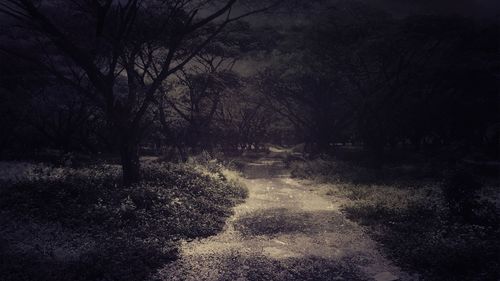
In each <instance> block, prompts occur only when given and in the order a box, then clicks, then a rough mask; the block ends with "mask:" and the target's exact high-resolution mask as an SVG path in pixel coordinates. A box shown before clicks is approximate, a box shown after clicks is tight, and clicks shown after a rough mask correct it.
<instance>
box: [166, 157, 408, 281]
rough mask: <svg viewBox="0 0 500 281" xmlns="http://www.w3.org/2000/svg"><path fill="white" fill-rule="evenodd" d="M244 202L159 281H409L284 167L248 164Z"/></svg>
mask: <svg viewBox="0 0 500 281" xmlns="http://www.w3.org/2000/svg"><path fill="white" fill-rule="evenodd" d="M244 175H245V180H244V183H245V184H246V185H247V187H248V189H249V198H248V199H247V200H246V202H245V203H244V204H241V205H239V206H238V207H236V208H235V214H234V216H232V217H231V218H230V219H229V220H228V221H227V224H226V228H225V229H224V231H223V232H221V233H220V234H219V235H217V236H213V237H209V238H205V239H200V240H195V241H191V242H184V244H183V245H182V247H181V257H180V259H179V260H178V261H176V262H174V263H172V264H169V265H168V266H166V267H164V268H162V269H161V270H159V272H158V273H157V277H158V279H160V280H186V281H188V280H193V281H194V280H197V281H198V280H227V281H229V280H238V281H242V280H256V281H257V280H259V281H260V280H283V281H285V280H287V281H290V280H311V281H312V280H314V281H321V280H379V281H388V280H410V278H409V277H408V276H407V275H406V274H405V273H404V272H401V271H400V270H399V269H398V268H397V267H395V266H394V265H392V264H391V263H390V262H389V261H388V260H386V259H385V258H384V257H383V256H382V255H381V254H380V253H379V251H378V250H377V246H376V244H375V243H374V242H373V240H371V239H370V238H369V237H368V236H367V235H366V234H365V233H364V232H363V230H362V228H361V227H360V226H358V225H357V224H355V223H353V222H351V221H349V220H347V219H346V218H345V217H344V215H343V214H342V213H341V212H340V211H339V205H338V204H333V203H332V201H331V200H327V199H325V198H323V197H321V196H319V195H317V194H315V193H314V192H312V191H311V190H309V188H310V187H308V186H305V185H302V184H300V182H298V181H296V180H294V179H292V178H290V176H289V175H288V173H287V171H286V169H285V168H284V166H283V164H282V162H281V161H280V160H276V159H270V158H268V159H266V158H262V159H259V160H256V161H253V162H248V163H247V165H246V168H245V171H244Z"/></svg>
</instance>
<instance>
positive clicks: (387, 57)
mask: <svg viewBox="0 0 500 281" xmlns="http://www.w3.org/2000/svg"><path fill="white" fill-rule="evenodd" d="M7 2H9V3H10V4H7V5H4V6H2V8H1V9H2V12H3V13H4V14H6V15H10V16H11V17H5V18H4V19H2V24H1V28H2V37H1V42H2V45H1V48H0V50H1V52H0V59H1V60H2V63H1V64H0V91H1V96H0V99H1V102H0V122H1V124H2V126H1V127H0V130H1V132H0V153H1V155H2V157H11V158H12V157H14V158H15V157H18V156H20V155H21V156H22V155H25V156H29V155H32V154H36V153H38V152H39V151H42V150H44V149H46V148H53V149H57V150H60V151H63V152H69V151H80V152H84V153H90V154H96V153H117V154H119V155H120V156H121V159H122V165H123V166H124V171H125V174H128V175H129V176H128V179H127V181H129V182H133V181H135V180H136V178H137V176H138V172H137V171H138V167H139V161H138V157H139V155H140V154H141V153H146V152H148V151H150V152H152V153H156V154H163V155H165V156H166V157H168V158H171V159H180V160H183V159H186V158H187V156H188V155H189V154H190V153H198V152H200V151H203V150H207V151H219V150H223V151H225V152H227V153H237V152H241V151H243V150H245V149H255V148H258V147H260V146H261V145H262V144H263V143H268V142H272V143H278V144H293V143H301V142H304V143H306V148H307V150H308V151H309V152H311V153H313V154H316V153H329V152H333V151H334V150H335V146H336V145H338V144H346V143H353V144H360V145H363V146H364V147H365V148H367V149H368V150H369V151H372V152H374V153H378V152H381V151H384V150H387V149H391V148H394V147H398V146H405V147H409V148H412V149H414V150H416V151H422V150H427V151H437V150H446V149H447V150H450V151H453V153H454V154H455V155H465V154H470V153H473V152H478V153H481V154H482V155H486V156H488V157H490V158H496V159H498V155H499V151H498V150H499V147H500V144H499V139H500V138H499V132H500V123H499V118H498V117H499V116H498V112H499V111H498V110H499V100H498V77H499V76H498V75H499V70H500V68H499V66H500V60H499V59H500V58H499V52H498V50H499V38H500V36H498V35H499V26H498V24H496V23H494V22H485V21H478V20H472V19H466V18H462V17H458V16H412V17H406V18H402V19H398V18H394V17H392V16H390V15H388V14H386V13H383V12H380V11H377V10H375V9H373V8H370V7H367V6H366V5H361V4H358V3H354V2H350V3H347V2H343V3H341V2H339V3H338V4H337V5H336V6H333V7H330V8H328V9H321V11H315V12H314V13H313V14H309V15H308V16H307V18H308V19H309V20H299V21H298V22H297V23H296V22H294V21H293V19H288V20H284V21H283V22H282V23H280V24H278V23H276V22H273V21H272V20H271V21H269V23H268V24H260V23H256V22H255V21H251V22H250V23H248V22H244V21H241V17H242V16H245V15H247V13H254V12H255V13H256V12H260V11H261V10H260V9H264V10H265V9H266V8H268V7H267V6H266V5H267V4H269V3H267V2H266V1H262V3H259V4H262V5H261V6H259V7H254V9H251V10H249V11H247V12H241V11H240V12H239V14H238V13H236V12H234V11H233V10H232V9H231V7H232V6H233V5H235V1H228V2H227V3H225V5H221V6H219V7H214V6H211V8H210V9H208V10H207V11H213V13H211V14H210V13H208V15H205V16H199V15H198V13H197V12H196V11H198V10H200V7H199V6H197V5H196V3H198V2H197V1H150V2H147V1H146V2H147V3H149V4H148V5H138V4H137V3H136V2H135V1H129V2H130V4H127V5H125V4H124V3H114V2H113V1H88V2H85V3H84V4H81V5H76V4H75V3H65V5H64V7H62V6H61V5H60V4H58V5H59V6H55V5H51V1H47V2H46V3H45V4H42V5H35V4H33V2H31V1H15V0H12V1H7ZM207 2H211V1H207ZM271 2H272V1H271ZM134 3H136V4H134ZM212 4H213V3H212ZM223 4H224V3H223ZM308 8H311V7H308ZM300 9H305V8H304V7H302V6H301V7H300ZM238 10H241V9H238ZM308 13H309V11H308V12H307V13H305V14H308ZM311 13H312V12H311ZM55 14H58V17H57V18H55V17H52V16H53V15H55ZM311 15H312V16H311ZM311 18H312V20H311ZM244 68H247V70H248V71H246V72H245V71H242V69H244Z"/></svg>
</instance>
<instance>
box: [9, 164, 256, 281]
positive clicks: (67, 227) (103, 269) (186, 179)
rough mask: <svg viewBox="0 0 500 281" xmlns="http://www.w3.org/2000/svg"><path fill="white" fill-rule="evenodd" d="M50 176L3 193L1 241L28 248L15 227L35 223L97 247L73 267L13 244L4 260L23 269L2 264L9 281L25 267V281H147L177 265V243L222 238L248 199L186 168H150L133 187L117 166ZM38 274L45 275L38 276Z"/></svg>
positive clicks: (227, 184)
mask: <svg viewBox="0 0 500 281" xmlns="http://www.w3.org/2000/svg"><path fill="white" fill-rule="evenodd" d="M51 171H53V170H51V169H48V171H45V170H44V171H41V172H43V174H42V175H38V174H37V175H36V176H32V177H30V178H29V179H26V180H24V181H18V182H15V183H13V184H12V185H11V186H10V187H9V188H6V189H2V190H0V238H1V239H6V240H9V241H18V240H22V241H23V243H25V241H24V240H26V237H19V236H16V234H15V233H16V230H15V228H23V227H25V226H23V224H29V223H32V222H36V223H37V224H41V225H46V226H47V229H50V227H49V226H51V225H59V226H61V227H59V228H62V229H64V231H66V232H69V233H79V234H82V235H83V236H86V237H89V239H90V240H92V241H94V242H93V243H95V246H94V248H93V250H92V251H87V252H83V253H80V254H79V255H78V256H77V260H76V261H59V260H54V258H53V257H52V255H53V252H54V251H55V248H54V249H53V248H51V247H50V245H41V246H42V247H46V248H47V249H46V250H44V251H43V252H33V251H28V252H26V251H24V250H22V249H21V250H20V249H18V248H16V246H15V245H16V244H15V243H14V244H13V245H14V246H12V247H6V248H1V249H0V254H1V255H2V256H11V257H13V258H15V259H16V260H18V262H16V263H15V264H25V266H22V267H19V266H16V265H15V264H14V263H12V264H11V263H9V265H5V266H0V274H2V276H7V277H6V279H7V280H9V278H10V279H11V280H15V279H17V277H16V276H20V275H19V274H20V273H19V272H18V271H19V270H21V268H22V270H24V271H25V272H27V273H26V274H27V275H23V276H26V280H31V279H34V280H37V279H42V280H43V279H51V280H101V279H103V280H144V279H146V278H147V276H149V274H150V273H151V272H152V271H154V269H155V268H157V267H158V266H160V265H161V264H164V263H165V262H168V261H170V260H173V259H175V257H176V247H177V242H176V241H177V240H179V239H182V238H189V239H191V238H196V237H206V236H209V235H213V234H216V233H217V232H219V231H220V230H221V229H222V228H223V226H224V224H225V219H226V218H227V217H228V216H229V215H230V214H231V212H232V211H231V208H232V207H233V206H234V205H235V204H236V203H238V202H240V201H241V200H242V199H243V198H244V197H245V196H246V191H245V189H244V188H243V187H241V186H239V185H237V184H236V183H235V182H232V181H228V180H226V179H221V178H219V177H215V176H212V175H209V174H207V173H205V172H200V171H199V170H196V169H192V167H191V166H189V165H184V164H161V163H149V164H145V165H143V169H142V178H143V180H142V181H141V182H140V183H138V184H136V185H134V186H131V187H124V186H121V185H120V184H119V182H120V177H119V176H120V173H119V171H118V170H117V169H116V167H114V166H105V165H101V166H95V167H92V168H88V169H79V170H75V169H65V170H64V173H56V175H57V176H53V175H52V172H51ZM11 222H16V223H17V224H16V225H13V224H12V223H11ZM59 228H57V229H59ZM55 229H56V228H55ZM49 233H50V231H49ZM51 235H52V237H53V238H52V239H60V238H61V237H67V235H65V234H63V233H60V234H57V233H51ZM76 236H78V235H76ZM29 243H34V244H36V243H42V242H36V241H35V242H29ZM75 243H76V244H79V243H80V242H78V241H75ZM56 244H57V243H56ZM59 244H61V243H59ZM39 246H40V245H39ZM68 247H70V246H68ZM35 248H36V247H35ZM23 251H24V253H23ZM0 262H1V261H0ZM83 265H84V266H83ZM37 272H42V273H43V272H45V273H43V275H42V277H40V278H39V277H36V278H35V276H36V274H37ZM9 276H11V277H9ZM43 276H50V277H47V278H44V277H43Z"/></svg>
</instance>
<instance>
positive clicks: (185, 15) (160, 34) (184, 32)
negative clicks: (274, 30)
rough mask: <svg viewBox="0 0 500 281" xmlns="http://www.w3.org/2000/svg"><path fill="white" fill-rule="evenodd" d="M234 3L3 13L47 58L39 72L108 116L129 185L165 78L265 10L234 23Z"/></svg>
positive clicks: (51, 6)
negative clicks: (44, 70) (46, 73)
mask: <svg viewBox="0 0 500 281" xmlns="http://www.w3.org/2000/svg"><path fill="white" fill-rule="evenodd" d="M236 2H237V0H227V1H218V0H209V1H206V0H204V1H201V0H167V1H165V0H122V1H118V0H85V1H64V2H61V1H57V0H46V1H35V0H4V1H2V2H0V12H2V13H3V14H6V15H9V16H11V17H12V18H13V19H15V22H14V23H13V24H15V25H20V24H21V25H23V28H25V29H28V30H29V31H30V35H31V36H30V37H27V39H26V40H25V41H29V42H30V43H33V42H36V43H39V46H40V48H41V49H42V50H47V55H46V56H45V58H44V59H43V60H41V61H39V62H40V63H41V64H43V65H44V66H45V67H46V68H47V69H48V70H50V71H51V73H52V74H53V75H54V76H55V77H57V78H58V79H59V80H60V81H63V82H65V83H68V84H70V85H72V86H74V87H75V88H77V89H78V92H79V93H81V94H83V95H86V96H87V97H88V98H89V99H91V100H92V101H93V102H94V103H95V105H97V106H99V107H100V108H102V110H103V111H104V112H105V113H106V117H107V119H108V121H109V123H110V124H111V129H112V130H113V132H114V135H115V136H116V144H117V145H118V146H119V151H120V156H121V163H122V167H123V182H124V184H125V185H130V184H133V183H134V182H136V181H138V180H139V177H140V174H139V168H140V163H139V151H138V150H139V144H140V141H141V140H142V138H143V135H144V131H145V129H146V128H147V126H148V124H150V123H151V119H152V116H151V114H150V110H151V105H152V104H153V103H154V102H155V100H156V99H157V97H158V95H160V94H162V89H163V87H162V86H163V84H164V82H165V81H166V80H167V78H168V77H170V76H171V75H172V74H174V73H176V72H178V71H179V70H181V69H182V68H183V67H184V66H185V65H186V64H188V63H189V62H190V61H191V60H192V59H193V58H194V57H195V56H196V55H197V54H198V53H199V52H200V51H201V50H203V48H204V47H205V46H206V45H207V44H208V43H209V42H210V41H211V40H212V39H213V38H214V37H216V36H217V35H218V34H219V33H220V32H221V31H222V30H223V29H224V28H225V27H226V26H227V25H228V24H229V23H230V22H234V21H237V20H239V19H241V18H242V17H245V16H248V15H251V14H254V13H258V12H261V11H264V10H265V9H267V8H268V7H262V8H257V9H254V10H251V11H244V12H241V13H240V14H238V15H234V14H235V13H234V12H233V11H234V9H233V7H234V6H235V3H236ZM240 10H241V9H240ZM16 44H22V43H21V40H17V41H16ZM2 50H3V51H6V52H9V53H11V54H16V55H23V54H18V53H17V52H16V50H14V49H12V48H8V47H5V46H2Z"/></svg>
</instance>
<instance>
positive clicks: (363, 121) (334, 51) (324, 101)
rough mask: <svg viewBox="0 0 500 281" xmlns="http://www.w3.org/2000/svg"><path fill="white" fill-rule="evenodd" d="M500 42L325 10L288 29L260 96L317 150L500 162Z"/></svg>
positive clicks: (470, 30)
mask: <svg viewBox="0 0 500 281" xmlns="http://www.w3.org/2000/svg"><path fill="white" fill-rule="evenodd" d="M499 34H500V33H499V26H498V24H496V23H493V22H479V21H474V20H471V19H466V18H462V17H458V16H411V17H407V18H404V19H395V18H393V17H391V16H389V15H387V14H384V13H381V12H377V11H374V10H373V9H369V8H367V7H365V6H362V5H356V4H353V5H347V6H345V7H338V8H337V9H328V10H326V11H324V12H321V13H319V15H317V17H316V20H315V21H314V22H313V23H311V24H306V25H298V26H293V27H292V28H289V29H288V30H286V33H285V38H287V40H285V41H284V43H282V45H281V48H280V49H279V52H280V59H279V60H278V61H277V62H276V63H275V64H274V65H273V66H272V67H270V68H269V69H267V70H266V71H265V72H264V73H263V74H262V75H261V77H260V78H261V79H260V80H259V81H260V89H261V91H262V92H263V93H265V95H266V97H267V98H268V99H269V101H270V104H271V105H272V106H273V108H275V109H276V110H277V111H279V112H280V113H281V114H282V115H283V116H286V117H287V119H288V120H290V122H291V123H292V124H293V125H294V127H295V128H296V132H299V133H300V138H302V139H303V140H304V141H305V142H307V143H310V144H312V145H313V147H312V149H313V150H319V151H329V150H332V149H334V144H336V143H337V144H338V143H357V144H362V145H364V147H365V148H368V149H369V150H371V151H373V152H381V151H383V150H384V149H390V148H394V147H396V146H406V147H408V148H413V149H415V150H416V151H422V150H431V151H432V150H434V151H436V150H443V149H451V150H453V151H454V153H456V154H457V156H458V155H462V156H463V153H465V154H466V153H471V152H473V151H476V152H478V153H483V154H485V155H488V156H491V158H496V159H498V156H499V153H498V152H499V147H500V143H499V140H500V135H499V133H500V127H499V125H500V123H499V112H500V111H499V109H500V103H499V88H498V86H499V84H498V77H499V76H498V75H499V70H500V68H499V66H500V60H499V58H500V57H499V52H498V50H499V38H500V37H499ZM459 157H460V156H459Z"/></svg>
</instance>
